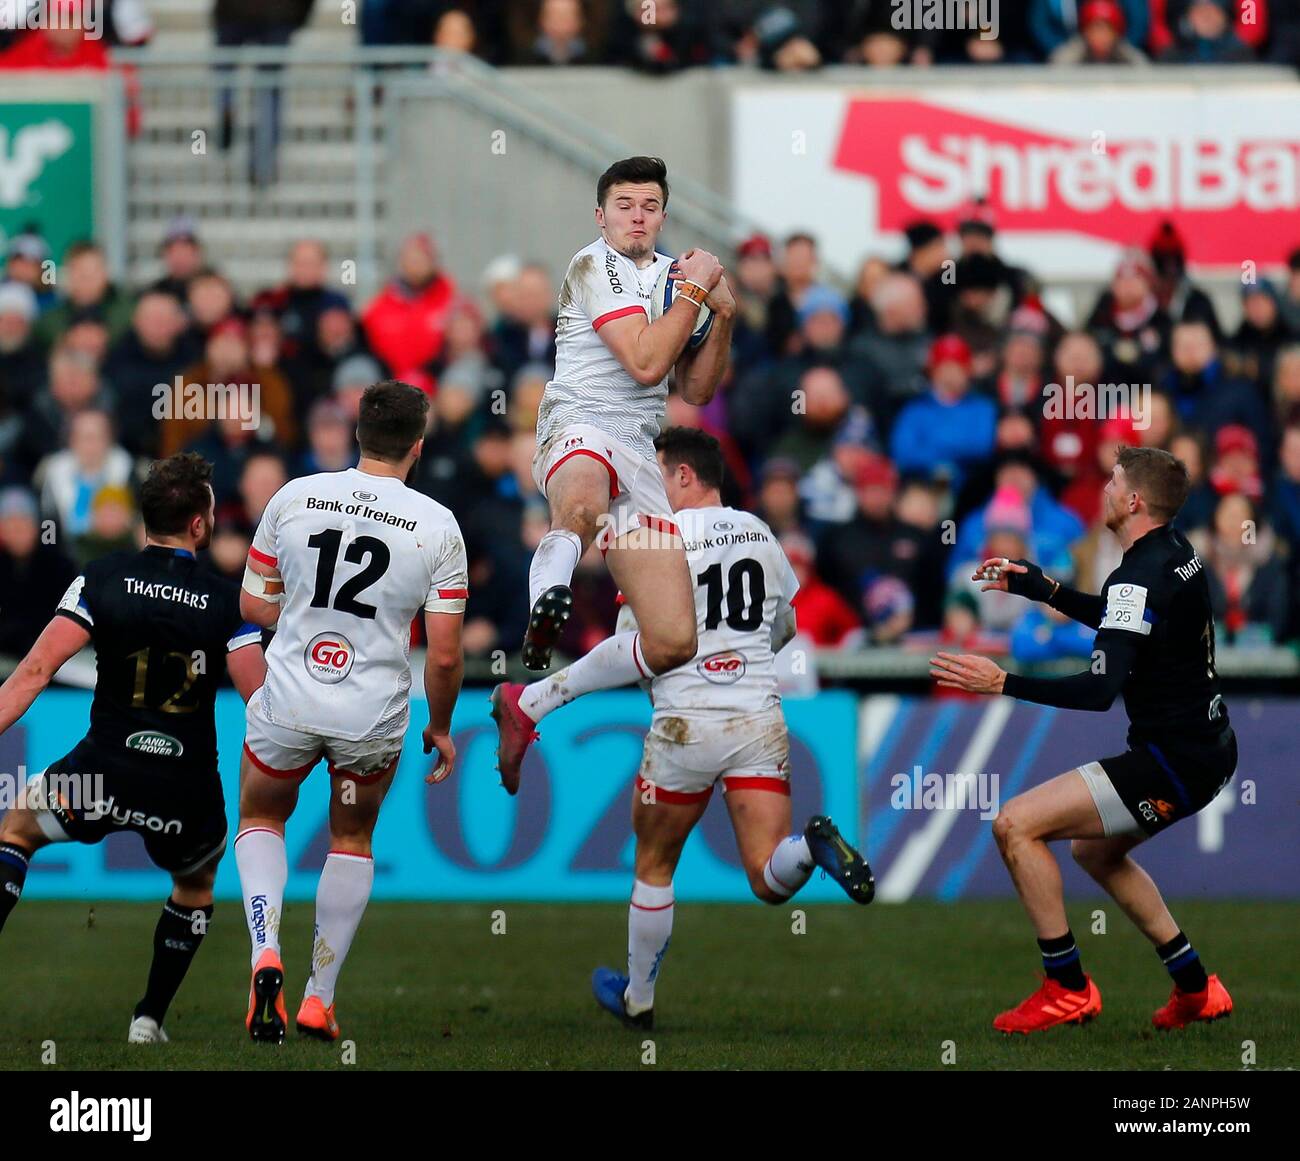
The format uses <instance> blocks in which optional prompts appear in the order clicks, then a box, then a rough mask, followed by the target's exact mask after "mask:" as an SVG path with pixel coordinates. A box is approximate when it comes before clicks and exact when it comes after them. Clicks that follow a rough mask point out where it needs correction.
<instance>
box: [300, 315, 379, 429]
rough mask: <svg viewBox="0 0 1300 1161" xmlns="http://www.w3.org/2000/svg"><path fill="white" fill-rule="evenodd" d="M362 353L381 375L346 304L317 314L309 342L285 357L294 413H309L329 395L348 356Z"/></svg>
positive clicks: (375, 377) (377, 374)
mask: <svg viewBox="0 0 1300 1161" xmlns="http://www.w3.org/2000/svg"><path fill="white" fill-rule="evenodd" d="M357 355H360V356H362V357H363V358H364V359H365V361H366V363H367V364H368V366H370V367H373V370H374V373H375V374H374V378H373V379H371V382H372V383H374V382H377V381H378V380H380V379H382V378H383V377H384V376H383V372H382V370H381V369H380V367H379V364H378V363H376V362H375V361H374V359H372V358H371V357H370V356H369V353H368V352H367V349H366V345H365V339H364V337H363V336H362V334H361V328H360V327H359V326H358V324H357V320H356V319H355V318H354V317H353V316H352V312H351V311H350V310H348V309H347V308H346V307H338V306H336V307H329V308H327V309H325V310H323V311H321V313H320V314H319V315H318V316H317V318H316V334H315V336H314V339H313V341H312V342H310V343H300V344H299V346H298V350H297V352H296V353H294V354H292V355H288V356H286V357H285V359H284V361H283V364H282V370H283V371H284V374H285V377H286V378H287V379H288V380H289V385H290V387H292V388H293V399H294V414H295V415H306V414H307V412H308V411H309V410H310V409H311V406H312V405H313V404H314V403H315V402H316V401H317V400H318V399H323V398H324V397H325V396H327V395H329V394H330V392H331V391H332V390H333V387H334V375H335V372H336V371H337V370H338V368H339V367H340V366H341V365H342V364H343V363H345V362H346V361H347V360H349V359H351V358H353V357H355V356H357Z"/></svg>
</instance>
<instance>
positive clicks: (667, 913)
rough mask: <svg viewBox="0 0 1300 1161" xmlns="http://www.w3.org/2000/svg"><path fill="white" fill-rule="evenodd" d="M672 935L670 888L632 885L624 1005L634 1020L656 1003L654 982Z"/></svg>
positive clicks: (628, 911)
mask: <svg viewBox="0 0 1300 1161" xmlns="http://www.w3.org/2000/svg"><path fill="white" fill-rule="evenodd" d="M672 934H673V885H672V884H671V883H669V884H668V886H667V887H652V886H650V884H649V883H643V882H641V880H640V879H638V880H637V881H636V882H635V883H633V884H632V905H631V906H630V907H628V909H627V974H628V985H627V993H626V995H625V996H624V1002H625V1003H626V1004H627V1010H628V1012H629V1013H630V1014H631V1015H633V1016H635V1015H636V1014H637V1013H638V1012H644V1011H645V1010H646V1009H647V1008H653V1007H654V1002H655V979H656V978H657V977H658V975H659V965H660V963H662V962H663V958H664V952H666V951H667V950H668V943H669V941H670V940H671V938H672Z"/></svg>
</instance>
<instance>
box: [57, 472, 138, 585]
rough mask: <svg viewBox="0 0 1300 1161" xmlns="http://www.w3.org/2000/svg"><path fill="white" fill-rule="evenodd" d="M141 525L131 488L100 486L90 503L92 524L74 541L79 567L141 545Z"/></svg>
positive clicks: (74, 550)
mask: <svg viewBox="0 0 1300 1161" xmlns="http://www.w3.org/2000/svg"><path fill="white" fill-rule="evenodd" d="M139 534H140V524H139V521H138V519H137V514H136V510H135V500H134V498H133V497H132V495H131V490H130V488H127V487H125V486H123V485H121V484H112V485H109V486H108V487H104V488H100V489H99V491H98V492H96V493H95V496H94V499H92V500H91V502H90V527H89V528H87V529H86V531H85V532H83V533H82V534H81V535H80V536H77V537H74V538H73V540H72V552H73V556H74V558H75V559H76V562H77V566H78V567H79V568H84V567H85V566H86V565H87V564H89V563H90V562H91V561H92V560H98V559H99V558H100V557H101V556H106V555H107V554H108V553H110V552H124V551H127V550H129V549H131V548H138V547H140V544H141V538H140V535H139Z"/></svg>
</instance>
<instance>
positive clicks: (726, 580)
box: [650, 508, 799, 716]
mask: <svg viewBox="0 0 1300 1161" xmlns="http://www.w3.org/2000/svg"><path fill="white" fill-rule="evenodd" d="M674 519H675V520H676V521H677V526H678V527H679V528H680V529H681V534H682V540H683V541H684V543H685V548H686V562H687V564H688V565H689V566H690V570H691V584H692V585H693V586H694V589H695V622H696V629H697V631H698V634H699V648H698V649H697V650H696V653H695V656H694V657H693V658H692V659H691V660H690V661H688V662H687V663H686V664H685V665H680V666H678V667H677V668H676V669H671V670H669V671H668V672H667V673H662V674H660V675H659V676H657V677H656V678H655V679H654V682H653V684H652V685H651V689H650V692H651V697H652V698H653V700H654V707H655V714H656V716H657V715H659V714H662V713H674V714H682V713H684V714H692V713H718V714H721V715H728V716H734V715H736V714H748V713H753V712H757V711H759V710H763V709H768V708H770V707H772V706H775V705H779V704H780V702H781V694H780V690H779V688H778V685H777V677H776V667H775V665H774V664H773V660H772V657H773V655H772V623H773V621H775V620H776V617H777V614H778V613H779V612H780V611H781V610H782V609H784V608H785V607H786V606H788V605H789V603H790V602H791V601H792V600H793V599H794V595H795V593H797V592H798V591H799V582H798V580H797V579H796V578H795V575H794V569H792V568H791V567H790V562H789V561H788V560H787V559H786V555H785V552H784V551H783V550H782V548H781V546H780V544H779V543H778V542H777V539H776V537H775V536H774V535H773V534H772V530H771V529H770V528H769V527H768V526H767V525H766V524H764V523H763V521H762V520H760V519H759V518H758V517H757V516H755V515H753V514H752V513H750V512H740V511H737V510H736V509H735V508H679V509H677V511H676V512H675V513H674Z"/></svg>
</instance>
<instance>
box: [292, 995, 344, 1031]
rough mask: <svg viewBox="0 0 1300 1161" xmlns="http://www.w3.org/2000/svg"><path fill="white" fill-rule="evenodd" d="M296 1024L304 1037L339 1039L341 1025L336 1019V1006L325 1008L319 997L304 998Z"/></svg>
mask: <svg viewBox="0 0 1300 1161" xmlns="http://www.w3.org/2000/svg"><path fill="white" fill-rule="evenodd" d="M294 1022H295V1023H296V1024H297V1025H298V1032H299V1033H300V1034H301V1035H303V1036H311V1037H313V1038H314V1039H316V1040H337V1039H338V1038H339V1024H338V1021H337V1020H335V1019H334V1005H333V1004H331V1005H330V1006H329V1007H328V1008H327V1007H325V1005H324V1004H323V1003H322V1002H321V999H320V997H319V996H303V998H302V1007H300V1008H299V1009H298V1015H297V1017H296V1019H295V1021H294Z"/></svg>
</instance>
